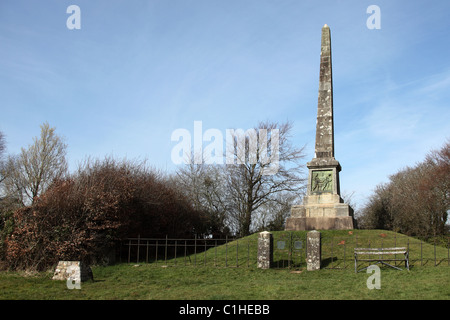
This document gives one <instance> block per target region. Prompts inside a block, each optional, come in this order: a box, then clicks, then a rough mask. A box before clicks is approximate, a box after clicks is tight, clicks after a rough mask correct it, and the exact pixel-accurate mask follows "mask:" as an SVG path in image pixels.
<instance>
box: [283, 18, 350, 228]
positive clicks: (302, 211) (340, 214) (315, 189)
mask: <svg viewBox="0 0 450 320" xmlns="http://www.w3.org/2000/svg"><path fill="white" fill-rule="evenodd" d="M332 80H333V79H332V68H331V35H330V28H329V27H328V26H327V25H324V26H323V28H322V41H321V52H320V78H319V99H318V104H317V125H316V144H315V156H314V158H313V159H312V160H311V161H310V162H308V163H307V165H306V166H307V167H308V170H309V172H308V189H307V192H306V195H305V197H304V198H303V204H302V205H295V206H293V207H292V208H291V216H290V218H288V219H287V220H286V230H318V229H322V230H329V229H353V209H352V208H351V207H350V206H349V205H348V204H345V203H344V201H343V200H342V198H341V196H340V190H339V172H340V171H341V165H340V164H339V162H338V161H337V160H336V159H335V158H334V123H333V81H332Z"/></svg>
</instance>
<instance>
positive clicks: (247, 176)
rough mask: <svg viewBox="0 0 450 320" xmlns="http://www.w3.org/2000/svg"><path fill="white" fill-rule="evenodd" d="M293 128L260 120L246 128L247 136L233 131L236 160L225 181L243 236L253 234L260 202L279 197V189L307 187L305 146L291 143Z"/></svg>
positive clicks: (295, 189) (239, 231) (291, 189)
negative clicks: (251, 231)
mask: <svg viewBox="0 0 450 320" xmlns="http://www.w3.org/2000/svg"><path fill="white" fill-rule="evenodd" d="M291 130H292V123H290V122H286V123H283V124H281V125H279V124H278V123H272V122H261V123H259V125H258V126H257V128H255V129H254V130H250V131H247V134H245V137H244V138H245V139H244V140H242V136H241V137H240V136H239V135H238V134H234V135H233V138H234V139H233V145H232V146H231V148H232V149H234V150H235V160H236V164H228V165H227V167H226V170H227V174H226V177H227V184H226V185H227V188H228V193H229V195H230V197H229V198H230V199H231V201H232V205H231V211H230V214H231V215H232V217H233V218H234V223H235V227H236V228H237V231H238V233H239V234H240V235H241V236H245V235H248V234H250V229H251V225H252V219H253V217H254V215H255V213H256V212H257V210H258V209H259V208H260V207H261V206H263V205H266V204H267V203H269V202H273V201H277V197H276V196H277V194H279V193H282V192H294V193H300V192H301V190H302V189H303V188H304V187H305V181H306V179H305V177H304V176H303V174H302V172H303V166H304V164H303V163H302V162H301V159H303V158H304V147H302V148H295V147H293V146H292V144H291V141H290V138H291V136H290V133H291ZM242 141H245V143H242ZM227 147H228V148H230V146H227ZM243 149H245V152H244V151H243ZM228 161H229V159H228Z"/></svg>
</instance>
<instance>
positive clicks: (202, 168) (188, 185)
mask: <svg viewBox="0 0 450 320" xmlns="http://www.w3.org/2000/svg"><path fill="white" fill-rule="evenodd" d="M224 174H225V172H224V170H223V168H222V167H220V166H219V165H213V164H203V163H200V164H195V163H193V162H190V163H189V164H187V165H185V166H182V167H180V168H179V169H178V170H177V172H176V175H175V176H174V177H172V179H173V184H174V185H178V186H179V187H180V191H181V192H183V194H185V195H186V197H188V198H189V199H190V201H191V203H192V204H193V206H194V208H195V209H196V210H198V211H200V212H203V214H204V216H205V219H206V226H207V230H205V232H206V233H207V234H208V235H213V236H219V237H220V236H224V235H227V234H228V233H229V228H228V227H227V226H226V225H227V211H228V199H227V194H226V188H224V182H225V178H224Z"/></svg>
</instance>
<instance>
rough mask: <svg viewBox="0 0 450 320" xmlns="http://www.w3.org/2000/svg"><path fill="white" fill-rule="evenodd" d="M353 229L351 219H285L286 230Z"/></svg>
mask: <svg viewBox="0 0 450 320" xmlns="http://www.w3.org/2000/svg"><path fill="white" fill-rule="evenodd" d="M347 229H353V217H309V218H306V217H305V218H287V220H286V230H287V231H298V230H347Z"/></svg>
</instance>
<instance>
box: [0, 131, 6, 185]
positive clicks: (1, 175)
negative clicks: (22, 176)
mask: <svg viewBox="0 0 450 320" xmlns="http://www.w3.org/2000/svg"><path fill="white" fill-rule="evenodd" d="M5 150H6V143H5V135H4V134H3V132H1V131H0V183H1V182H2V181H3V180H5V171H4V163H3V154H4V152H5Z"/></svg>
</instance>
